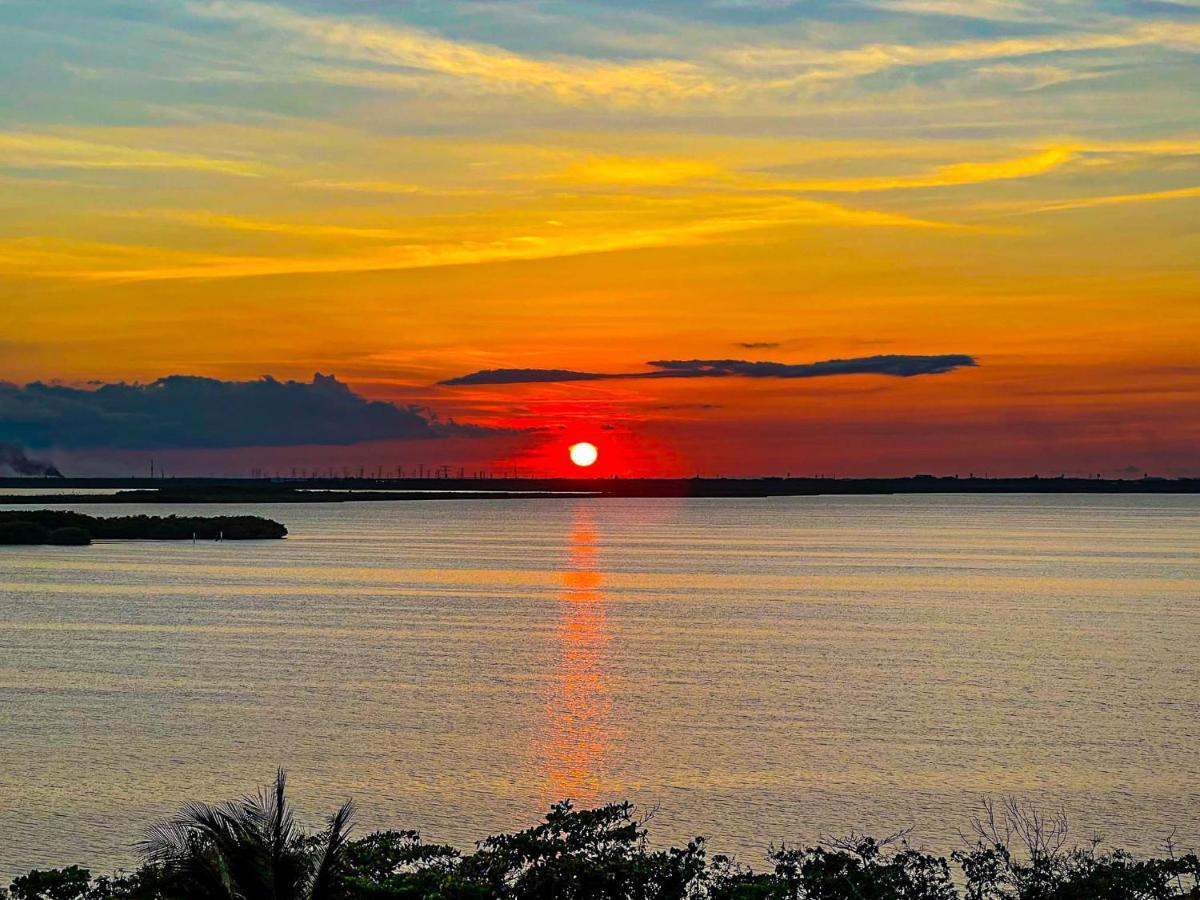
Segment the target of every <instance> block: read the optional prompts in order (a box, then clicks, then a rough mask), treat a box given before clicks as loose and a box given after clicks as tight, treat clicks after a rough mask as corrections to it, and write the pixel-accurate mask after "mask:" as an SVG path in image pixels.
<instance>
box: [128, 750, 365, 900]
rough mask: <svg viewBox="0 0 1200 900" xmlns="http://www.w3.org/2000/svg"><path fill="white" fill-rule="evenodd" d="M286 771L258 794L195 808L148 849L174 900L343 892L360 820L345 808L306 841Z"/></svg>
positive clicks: (318, 899) (164, 828)
mask: <svg viewBox="0 0 1200 900" xmlns="http://www.w3.org/2000/svg"><path fill="white" fill-rule="evenodd" d="M286 786H287V778H286V776H285V775H284V772H283V770H282V769H280V770H279V772H278V774H277V775H276V778H275V783H274V784H273V785H271V786H270V787H269V788H264V789H263V790H261V791H259V792H258V793H257V794H253V795H250V796H248V797H243V798H242V799H241V800H232V801H228V802H226V803H221V804H217V805H210V804H207V803H188V804H187V805H185V806H184V808H183V810H182V812H180V814H179V815H178V816H177V817H176V818H174V819H172V820H171V821H169V822H164V823H162V824H159V825H156V826H154V827H153V828H152V829H151V830H150V832H149V834H148V836H147V837H146V839H145V840H144V841H143V842H142V844H141V849H142V854H143V856H144V857H145V859H146V860H147V862H149V863H151V864H152V865H154V866H156V867H158V868H159V869H160V870H161V871H162V872H163V875H164V881H165V884H166V887H167V891H168V893H169V895H170V896H172V897H177V898H181V900H190V898H195V900H241V898H252V897H263V898H272V900H328V898H333V897H336V896H337V895H338V893H339V891H340V888H341V884H342V871H341V867H342V859H343V856H344V853H345V848H346V843H347V837H348V834H349V828H350V817H351V815H352V812H353V807H352V806H351V804H349V803H346V804H345V805H343V806H342V807H341V808H340V809H339V810H337V812H335V813H334V814H333V815H332V816H331V817H330V818H329V822H328V825H327V827H326V829H325V830H324V831H323V832H321V833H320V834H318V835H311V836H310V835H305V834H304V833H303V832H302V831H301V830H300V828H299V826H298V825H297V824H296V818H295V814H294V812H293V810H292V807H291V804H290V803H289V802H288V800H287V796H286Z"/></svg>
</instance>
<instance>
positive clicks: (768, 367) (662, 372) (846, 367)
mask: <svg viewBox="0 0 1200 900" xmlns="http://www.w3.org/2000/svg"><path fill="white" fill-rule="evenodd" d="M646 365H648V366H651V367H653V368H652V370H651V371H649V372H611V373H603V372H574V371H571V370H570V369H484V370H483V371H480V372H471V373H470V374H469V375H461V376H459V377H458V378H450V379H448V380H446V381H443V382H441V383H442V384H448V385H458V384H532V383H541V382H567V381H609V380H613V379H633V378H734V377H741V378H823V377H826V376H830V375H890V376H892V377H895V378H912V377H913V376H916V375H942V374H944V373H946V372H952V371H954V370H955V369H960V368H963V367H965V366H974V365H978V363H976V362H975V358H974V357H972V356H966V355H965V354H961V353H948V354H941V355H938V356H901V355H886V356H861V357H856V358H854V359H827V360H823V361H821V362H813V363H798V364H792V363H778V362H754V361H752V360H746V359H660V360H652V361H651V362H648V363H646Z"/></svg>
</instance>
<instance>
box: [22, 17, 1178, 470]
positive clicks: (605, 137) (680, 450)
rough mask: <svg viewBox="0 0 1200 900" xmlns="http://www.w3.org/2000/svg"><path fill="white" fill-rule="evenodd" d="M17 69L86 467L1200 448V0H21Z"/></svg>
mask: <svg viewBox="0 0 1200 900" xmlns="http://www.w3.org/2000/svg"><path fill="white" fill-rule="evenodd" d="M0 80H2V82H3V84H4V85H5V88H4V90H3V91H0V304H2V306H3V313H4V315H3V319H2V321H3V328H2V330H0V360H2V365H0V381H3V382H6V384H4V385H0V441H13V442H17V443H21V444H23V445H25V446H27V447H29V448H30V452H34V451H35V450H36V452H37V453H38V454H39V455H41V456H47V457H49V458H51V459H54V460H55V461H59V462H62V463H63V465H64V468H66V469H70V470H71V471H73V472H78V473H81V474H93V473H94V474H101V473H109V472H114V473H119V472H124V471H126V470H136V471H138V472H139V473H140V472H141V471H142V467H143V465H144V461H145V460H146V459H147V458H148V457H150V456H154V457H155V458H156V459H158V460H160V465H163V466H169V467H170V468H171V470H172V471H174V472H177V473H179V474H183V473H185V472H197V473H201V472H234V471H245V470H246V469H247V468H248V467H250V466H260V467H265V468H267V469H271V470H274V469H280V470H290V468H291V467H314V468H315V467H329V466H337V467H339V468H340V467H342V466H351V467H353V468H355V469H357V467H359V466H366V467H369V468H371V469H374V468H376V467H384V468H385V469H386V470H389V471H390V470H394V469H395V468H396V467H397V466H398V465H405V466H413V465H416V464H419V463H420V464H426V465H435V464H442V463H446V464H450V465H453V466H455V467H457V466H458V465H464V466H468V467H482V466H496V467H502V466H508V467H512V466H516V467H520V468H522V469H524V470H526V471H530V472H533V471H552V472H557V471H560V470H562V469H563V467H564V466H565V465H566V456H565V448H566V446H567V445H568V444H570V443H571V442H574V441H577V440H589V441H592V442H593V443H595V444H596V445H597V446H598V447H599V448H600V454H601V457H600V462H599V463H598V464H597V466H596V467H595V469H594V471H595V472H597V473H598V474H622V475H633V474H679V475H691V474H695V473H703V474H715V473H725V474H760V473H765V474H783V473H785V472H791V473H793V474H829V475H854V474H872V475H874V474H910V473H916V472H934V473H961V474H967V473H968V472H975V473H977V474H978V473H983V472H987V473H992V474H1022V473H1035V472H1038V473H1043V474H1058V473H1060V472H1067V473H1104V474H1106V475H1118V474H1122V475H1131V474H1141V473H1142V472H1150V473H1152V474H1157V475H1184V474H1197V473H1200V101H1198V100H1197V98H1198V97H1200V2H1197V0H1188V2H1173V3H1172V2H1150V0H1146V2H1099V3H1082V2H1054V0H1036V2H1035V0H1029V2H1024V0H857V2H852V0H842V2H825V0H804V2H788V0H688V2H684V0H657V2H650V0H637V2H635V0H604V2H599V0H596V2H589V0H575V2H538V0H513V2H509V0H481V2H446V0H412V2H401V0H377V2H368V0H311V2H301V0H289V2H282V0H277V2H261V3H260V2H243V0H186V2H185V0H121V2H117V0H86V2H76V3H66V2H61V0H0ZM835 360H837V361H845V362H844V363H838V364H831V365H825V366H822V365H819V364H822V363H827V362H828V361H835ZM752 363H778V364H780V365H778V366H753V365H750V364H752ZM813 364H818V365H815V366H814V365H813ZM492 370H510V371H502V372H500V373H496V372H494V371H492ZM516 370H522V371H516ZM314 373H322V374H323V376H330V375H332V376H334V377H335V378H336V381H334V380H332V379H329V378H326V377H322V378H320V379H317V380H315V381H314ZM479 373H486V374H479ZM174 375H185V376H204V377H205V378H207V379H213V381H203V382H200V381H188V380H176V381H166V382H161V383H158V384H157V385H154V386H151V387H147V385H152V383H155V382H157V380H158V379H162V378H164V377H166V376H174ZM614 375H615V376H620V377H607V376H614ZM262 376H271V377H272V378H274V379H276V380H277V382H280V384H275V383H267V384H265V385H264V384H258V385H254V384H250V385H247V384H242V383H244V382H252V381H255V380H257V379H259V378H261V377H262ZM288 381H295V382H301V383H302V384H293V385H288V384H286V383H285V382H288ZM33 382H40V383H41V384H32V385H30V383H33ZM122 382H123V383H126V384H124V385H121V384H119V383H122ZM446 382H450V383H446ZM26 385H30V386H28V387H27V386H26ZM101 385H110V387H108V388H103V389H100V390H98V389H99V388H101ZM112 385H115V387H111V386H112ZM285 396H286V400H284V399H281V398H284V397H285ZM361 398H366V400H370V401H389V402H391V403H394V404H395V405H396V406H395V407H392V406H383V405H378V404H375V405H372V404H370V403H368V402H366V400H364V399H361ZM410 407H413V408H412V409H410ZM284 410H286V412H287V420H286V422H285V421H283V411H284ZM272 417H276V418H272ZM276 419H278V420H279V421H276ZM263 444H268V445H271V446H269V447H267V448H264V447H262V446H261V445H263Z"/></svg>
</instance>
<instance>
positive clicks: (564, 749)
mask: <svg viewBox="0 0 1200 900" xmlns="http://www.w3.org/2000/svg"><path fill="white" fill-rule="evenodd" d="M589 446H590V445H589ZM593 449H594V448H593ZM602 584H603V573H602V572H601V570H600V561H599V553H598V551H597V534H596V529H595V526H594V525H593V522H592V518H591V511H590V510H588V509H587V508H586V506H585V505H581V506H579V507H577V508H576V510H575V512H574V514H573V518H572V523H571V531H570V538H569V546H568V551H567V566H566V568H565V569H564V571H563V573H562V588H561V590H560V591H559V595H558V596H559V600H560V601H561V617H560V619H559V624H558V629H557V638H558V659H557V664H556V668H555V672H554V679H555V683H554V685H553V687H552V689H551V690H552V693H551V695H550V700H549V703H548V714H549V731H550V736H549V741H548V745H547V751H546V770H545V779H546V782H545V783H546V790H547V792H548V795H549V796H548V799H549V800H550V801H551V802H554V801H557V800H564V799H570V800H574V801H577V802H580V803H584V804H586V803H592V802H596V801H597V800H598V799H599V798H600V796H601V792H602V779H603V773H604V769H605V765H606V762H607V759H608V756H609V754H610V752H611V747H612V723H611V712H612V700H611V697H610V685H609V680H610V679H609V672H608V664H607V655H606V651H607V647H608V643H609V631H608V623H607V618H606V615H605V605H606V604H605V596H604V592H603V591H602V590H601V587H602Z"/></svg>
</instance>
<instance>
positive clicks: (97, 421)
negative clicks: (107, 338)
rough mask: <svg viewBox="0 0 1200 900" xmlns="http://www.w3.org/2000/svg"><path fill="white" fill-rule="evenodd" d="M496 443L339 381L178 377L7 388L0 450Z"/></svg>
mask: <svg viewBox="0 0 1200 900" xmlns="http://www.w3.org/2000/svg"><path fill="white" fill-rule="evenodd" d="M489 433H493V432H491V431H489V430H488V429H483V428H478V427H475V426H470V425H459V424H457V423H455V422H454V421H452V420H449V421H440V420H438V419H437V417H436V416H435V415H434V414H433V413H432V412H430V411H429V410H427V409H423V408H419V407H414V406H408V407H402V406H397V405H396V404H394V403H387V402H383V401H378V400H367V399H366V398H364V397H362V396H360V395H359V394H356V393H354V392H353V391H351V390H350V388H349V387H347V386H346V385H345V384H343V383H342V382H340V381H338V380H337V378H335V377H334V376H333V375H321V374H317V375H314V376H313V380H312V382H300V381H277V380H275V379H274V378H271V377H269V376H268V377H264V378H260V379H258V380H257V381H220V380H217V379H215V378H201V377H196V376H191V375H170V376H167V377H166V378H160V379H158V380H157V381H154V382H151V383H149V384H126V383H123V382H122V383H115V384H104V385H101V386H100V387H98V388H96V389H95V390H84V389H81V388H74V387H63V386H58V385H50V384H43V383H41V382H34V383H32V384H27V385H25V386H24V387H21V386H18V385H15V384H5V383H0V441H12V442H16V443H20V444H22V445H24V446H33V447H49V446H54V447H64V448H100V447H105V448H122V449H151V448H168V447H181V448H228V447H259V446H262V447H288V446H300V445H307V444H326V445H347V444H356V443H359V442H361V441H375V440H419V439H423V438H436V437H446V436H472V435H483V434H489Z"/></svg>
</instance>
